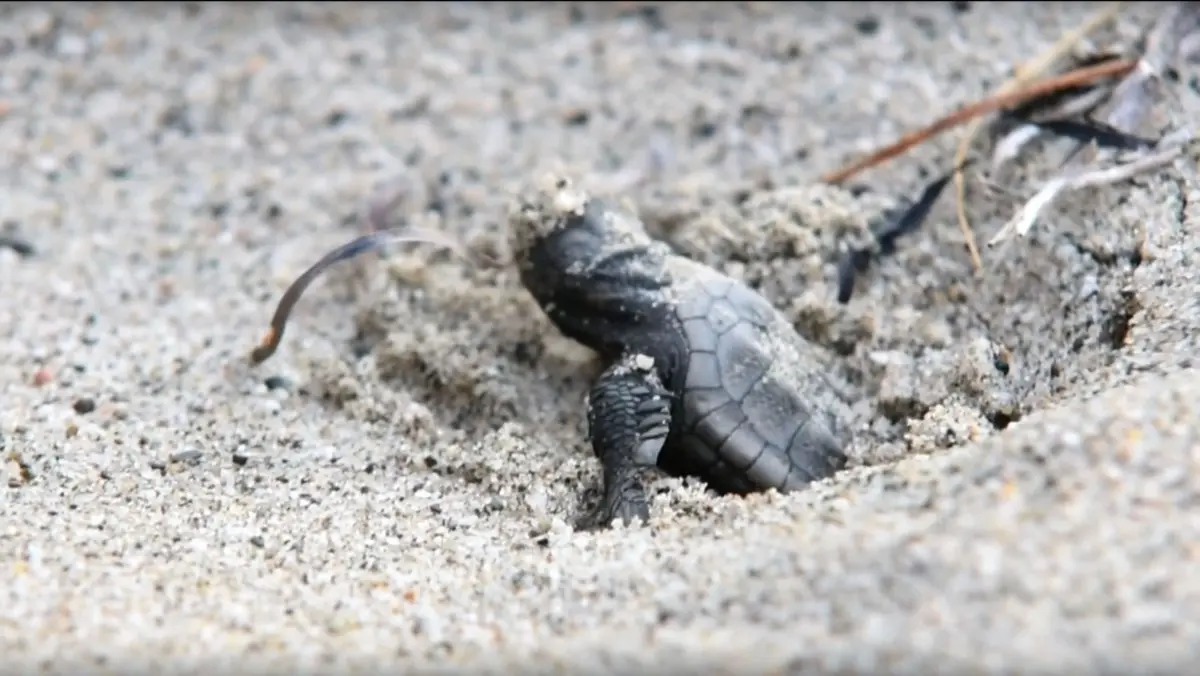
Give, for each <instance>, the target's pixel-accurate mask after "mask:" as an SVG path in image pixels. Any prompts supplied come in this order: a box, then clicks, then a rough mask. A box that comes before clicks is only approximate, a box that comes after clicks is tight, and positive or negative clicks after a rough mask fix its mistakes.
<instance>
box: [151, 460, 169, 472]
mask: <svg viewBox="0 0 1200 676" xmlns="http://www.w3.org/2000/svg"><path fill="white" fill-rule="evenodd" d="M150 469H153V470H157V471H159V472H165V471H167V463H165V462H163V461H162V460H151V461H150Z"/></svg>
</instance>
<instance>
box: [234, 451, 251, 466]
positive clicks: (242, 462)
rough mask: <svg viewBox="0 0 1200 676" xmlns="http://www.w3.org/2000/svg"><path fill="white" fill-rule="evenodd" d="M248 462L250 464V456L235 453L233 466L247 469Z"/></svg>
mask: <svg viewBox="0 0 1200 676" xmlns="http://www.w3.org/2000/svg"><path fill="white" fill-rule="evenodd" d="M248 462H250V456H248V455H246V454H245V453H238V452H237V451H234V452H233V464H235V465H237V466H238V467H245V466H246V463H248Z"/></svg>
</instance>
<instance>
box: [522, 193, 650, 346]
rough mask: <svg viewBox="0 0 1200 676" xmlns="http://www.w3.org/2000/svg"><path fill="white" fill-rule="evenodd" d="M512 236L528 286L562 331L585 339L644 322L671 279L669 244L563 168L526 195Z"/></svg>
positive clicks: (605, 336)
mask: <svg viewBox="0 0 1200 676" xmlns="http://www.w3.org/2000/svg"><path fill="white" fill-rule="evenodd" d="M508 238H509V249H510V251H511V253H512V257H513V260H514V262H515V263H516V265H517V268H518V270H519V271H520V275H521V283H522V284H523V285H524V286H525V288H526V289H527V290H528V291H529V292H530V294H532V295H533V297H534V298H535V299H536V300H537V301H538V303H539V304H540V305H541V306H542V308H543V309H544V310H545V311H546V313H547V314H548V315H549V316H550V318H551V319H552V320H553V321H554V322H555V323H556V324H557V325H558V326H559V328H560V329H562V330H563V331H564V332H566V333H567V334H568V335H572V337H575V338H576V339H578V340H580V341H582V342H584V343H585V344H592V345H594V344H596V343H597V342H598V341H600V340H601V339H604V340H608V339H611V338H612V337H615V336H616V335H618V333H620V331H619V330H618V327H617V326H616V325H617V324H619V325H628V324H629V323H636V322H638V321H640V317H641V316H642V315H643V314H645V312H644V311H645V310H646V309H647V308H648V307H649V305H651V304H653V300H654V299H652V296H653V295H654V294H656V293H657V292H658V290H659V289H660V288H661V287H662V286H663V285H664V284H665V283H666V281H665V280H666V277H665V271H664V264H665V256H664V253H663V248H662V247H663V245H661V244H658V243H656V242H654V240H652V239H651V238H650V236H649V235H648V234H647V233H646V230H645V227H644V226H643V225H642V223H641V221H639V220H638V219H637V218H636V217H635V216H633V215H632V214H630V213H627V212H625V211H624V210H621V209H617V208H615V207H613V206H612V205H611V204H609V203H608V202H606V201H604V200H601V199H598V198H595V197H592V196H591V195H589V194H587V192H586V191H584V190H583V189H581V188H580V187H578V186H577V185H576V184H575V182H574V181H572V180H571V179H570V178H568V177H567V176H565V175H563V174H562V173H557V172H554V173H547V174H544V175H543V176H542V177H541V178H540V180H539V181H538V182H537V183H536V185H534V186H533V187H532V188H531V189H530V190H528V191H527V192H525V193H524V194H522V195H521V196H520V198H519V199H518V200H517V203H516V205H515V207H514V209H513V210H512V212H511V215H510V217H509V222H508ZM608 324H613V326H607V325H608ZM601 325H606V326H603V327H602V326H601ZM584 334H591V336H590V337H588V336H587V335H584Z"/></svg>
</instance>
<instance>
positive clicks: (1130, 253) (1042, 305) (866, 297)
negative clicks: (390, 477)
mask: <svg viewBox="0 0 1200 676" xmlns="http://www.w3.org/2000/svg"><path fill="white" fill-rule="evenodd" d="M1117 199H1119V197H1117V196H1114V197H1112V200H1114V202H1113V203H1108V202H1106V198H1105V197H1104V196H1102V195H1101V196H1096V195H1094V194H1093V195H1087V196H1085V197H1081V198H1078V199H1075V200H1074V201H1071V200H1064V204H1063V206H1062V207H1060V210H1059V213H1060V214H1063V215H1062V216H1060V217H1059V218H1058V219H1057V221H1056V222H1054V221H1055V219H1049V220H1051V221H1052V224H1051V225H1049V226H1047V227H1044V228H1042V229H1041V230H1040V231H1038V232H1037V233H1035V234H1034V235H1032V236H1031V237H1030V238H1028V239H1027V240H1025V241H1023V242H1022V246H1021V247H1019V249H1017V250H1013V251H1009V252H1008V253H1006V254H1005V255H1004V256H1003V257H996V258H994V259H992V260H989V267H988V269H987V271H986V275H985V276H984V277H982V278H976V277H974V276H973V275H972V272H971V267H970V263H969V259H968V257H967V254H966V252H965V251H964V247H963V245H962V241H961V239H960V236H959V234H958V230H957V228H956V227H955V226H954V224H953V221H952V218H953V216H952V211H953V207H952V204H951V202H950V200H946V201H945V203H944V204H942V205H941V207H940V208H938V209H936V210H935V212H934V214H933V215H932V216H931V218H930V219H929V221H928V222H927V223H926V225H925V227H924V229H923V230H921V231H920V232H918V233H916V234H913V235H910V236H908V237H907V238H906V239H904V240H903V241H902V242H901V243H900V246H899V250H898V252H897V253H896V254H895V255H894V256H892V257H889V258H886V259H884V260H882V261H879V262H877V263H876V264H875V265H873V267H872V268H871V270H870V271H869V272H868V273H867V274H866V275H865V276H864V277H863V278H862V279H861V280H860V282H859V284H858V287H857V290H856V295H855V297H854V298H853V299H852V300H851V301H850V303H849V304H846V305H841V304H838V303H837V301H836V300H835V290H834V283H835V274H836V273H835V265H836V260H837V255H838V253H839V251H840V250H841V247H843V246H846V245H847V243H850V242H857V241H861V240H862V238H863V237H865V236H866V232H867V228H868V227H869V224H870V223H871V222H872V220H873V219H877V218H879V217H880V215H881V214H882V213H884V211H885V210H886V209H888V208H893V207H895V206H896V202H895V201H894V200H891V199H890V198H885V197H881V196H879V195H876V194H873V193H866V194H855V193H852V192H850V191H848V190H844V189H841V188H836V187H829V186H824V185H812V186H804V187H789V188H780V189H772V190H761V191H757V192H750V193H743V194H741V195H737V196H734V197H733V198H731V199H728V200H725V201H718V202H716V203H713V204H707V205H705V207H704V208H703V209H697V208H695V207H694V204H691V203H689V202H687V201H686V200H671V199H669V198H667V197H662V196H659V197H658V198H648V199H645V200H642V201H640V202H638V204H639V206H638V210H639V213H640V215H641V216H642V218H643V219H644V220H645V221H646V223H647V227H648V228H649V229H650V230H651V231H652V232H653V233H655V234H656V236H659V237H661V238H662V239H664V240H665V241H668V242H669V243H670V244H672V246H674V247H675V248H676V249H677V250H678V251H679V252H680V253H681V254H683V255H687V256H689V257H692V258H694V259H696V260H700V261H703V262H705V263H708V264H710V265H712V266H713V267H715V268H718V269H721V270H723V271H724V272H726V273H728V274H730V275H732V276H734V277H736V278H740V279H742V280H744V281H746V282H747V283H749V284H750V285H752V286H754V287H755V288H758V289H759V290H760V291H761V292H762V293H763V294H764V295H765V296H766V297H767V298H769V299H770V300H771V301H772V302H773V303H774V304H775V305H776V307H778V308H780V309H781V310H782V311H783V312H784V313H785V314H786V315H787V316H788V317H789V318H790V319H791V320H792V322H793V324H794V325H795V326H796V328H797V330H798V331H799V332H800V333H801V334H802V335H803V336H805V337H806V338H808V339H809V340H811V341H813V342H815V343H817V344H819V345H822V346H823V347H824V348H826V349H828V350H830V351H831V352H833V353H835V354H837V355H838V357H839V358H838V360H837V362H838V363H839V365H840V368H841V370H842V373H841V376H842V377H843V379H844V380H845V382H847V383H849V384H850V386H851V387H852V388H853V390H854V392H855V394H856V395H857V397H858V400H859V402H858V405H857V409H856V411H857V413H858V414H859V416H860V419H859V420H858V423H859V430H860V431H859V433H858V436H857V438H856V440H855V442H854V444H853V447H852V449H851V455H852V458H853V463H854V464H862V465H873V464H879V463H884V462H891V461H895V460H897V459H899V458H901V457H903V456H905V455H909V454H915V453H930V452H937V451H940V450H942V449H948V448H952V447H955V446H960V445H963V444H969V443H972V442H976V441H979V440H981V439H983V438H985V437H987V436H990V435H993V434H995V433H997V432H998V431H1000V430H1003V429H1005V427H1007V426H1008V425H1009V424H1011V423H1013V422H1015V421H1018V420H1020V419H1021V418H1022V417H1024V416H1027V415H1029V414H1030V413H1032V412H1034V411H1037V410H1039V409H1044V408H1046V407H1048V406H1051V405H1054V404H1057V403H1060V402H1062V401H1065V400H1068V399H1071V398H1074V397H1077V396H1086V395H1089V394H1092V393H1094V392H1095V391H1097V390H1098V389H1100V388H1101V387H1102V386H1103V385H1104V383H1105V381H1106V374H1108V373H1109V372H1110V371H1111V370H1112V369H1113V368H1118V367H1119V364H1118V362H1119V358H1118V356H1119V354H1120V351H1121V350H1122V348H1123V346H1124V345H1125V343H1126V336H1127V332H1128V330H1129V325H1130V322H1131V319H1132V318H1133V317H1134V315H1135V314H1136V313H1137V312H1138V310H1139V302H1138V298H1137V297H1136V294H1134V293H1133V292H1132V291H1131V288H1132V286H1131V283H1130V281H1131V278H1132V275H1133V273H1134V271H1135V270H1136V269H1137V267H1138V266H1139V265H1140V264H1141V262H1142V260H1141V256H1140V254H1139V253H1138V252H1139V251H1140V241H1141V240H1140V236H1141V234H1140V233H1139V232H1138V231H1137V229H1136V228H1118V227H1111V225H1110V224H1109V223H1108V222H1106V221H1105V218H1106V217H1107V216H1108V212H1111V208H1112V207H1113V204H1115V200H1117ZM1006 206H1010V205H998V206H997V207H996V209H997V211H996V213H997V217H996V218H993V219H992V221H994V222H1003V214H1002V213H1001V212H1002V211H1003V210H1004V208H1005V207H1006ZM986 216H987V215H986V214H984V215H982V216H977V219H978V220H979V221H980V222H985V221H986ZM428 260H429V257H428V255H427V254H426V253H423V252H403V253H401V252H397V253H394V254H392V255H391V256H390V257H388V261H387V264H386V265H385V266H384V267H385V268H386V269H387V270H389V272H390V275H391V276H390V279H389V284H388V285H387V287H386V290H385V291H384V292H383V293H381V294H380V293H376V294H373V299H372V300H370V301H369V302H365V301H364V302H363V304H362V309H361V310H360V312H359V316H358V336H357V339H358V341H359V342H358V343H357V344H358V345H359V346H360V347H361V343H362V342H363V340H364V338H365V337H373V338H372V339H371V340H369V341H367V342H368V343H369V345H370V347H369V349H361V350H360V352H359V353H358V355H357V357H358V358H359V359H360V362H359V364H360V365H359V366H358V367H356V368H357V372H356V375H355V376H354V378H353V380H354V381H355V382H358V383H361V385H347V382H348V380H347V378H345V377H343V376H344V374H342V376H338V377H336V378H333V377H332V376H331V378H332V379H333V380H334V381H336V382H337V383H339V385H337V387H333V388H327V394H328V391H329V390H331V391H335V392H341V393H342V394H341V395H336V394H335V396H334V397H333V398H334V399H336V400H338V401H342V402H343V403H344V402H345V400H347V399H349V400H353V401H355V402H356V403H355V404H354V405H355V406H360V407H361V406H368V407H375V408H377V409H379V410H377V411H376V413H377V415H379V416H390V417H391V418H392V419H393V422H392V425H393V427H394V434H395V435H397V437H398V438H402V439H403V440H404V441H405V443H406V444H407V446H404V447H406V448H410V449H412V450H411V453H410V455H411V456H412V457H411V458H409V460H410V462H411V463H412V464H414V465H416V466H420V465H424V467H427V468H430V469H433V470H434V471H436V472H438V473H441V474H444V475H453V476H456V477H458V478H465V479H468V480H470V481H472V482H474V483H479V482H490V481H492V480H496V481H499V480H500V479H501V478H502V477H501V476H499V475H504V474H511V473H519V474H521V475H523V476H526V477H528V476H536V475H537V474H538V473H539V472H542V473H544V474H543V476H550V475H552V474H553V473H555V472H557V473H559V474H558V475H555V476H558V479H562V478H563V477H562V476H560V475H561V474H562V473H563V472H566V473H567V474H569V475H570V476H569V477H568V478H567V479H566V480H567V481H568V482H569V483H571V484H575V483H578V484H579V485H583V486H589V485H592V484H595V483H596V482H597V481H598V471H599V470H598V464H597V463H595V462H594V461H593V458H592V456H591V452H590V450H589V447H588V446H587V443H586V439H585V436H584V429H585V428H584V422H583V400H584V395H585V393H586V391H587V389H588V387H589V385H590V383H591V381H592V379H593V378H594V377H595V376H596V375H597V374H598V373H599V371H600V369H601V364H600V363H599V362H598V360H597V359H596V358H595V356H594V355H592V353H591V352H590V351H588V350H587V349H585V348H583V347H581V346H578V345H576V344H575V343H573V342H571V341H569V340H568V339H566V338H564V337H563V336H561V335H560V334H559V333H558V332H557V331H556V330H555V329H554V327H553V326H552V325H551V324H550V323H549V321H548V320H546V319H545V318H544V317H543V316H542V314H541V312H540V310H539V309H538V308H537V306H536V305H535V304H534V302H533V300H532V299H531V298H530V297H529V296H528V294H527V293H526V292H525V291H524V290H523V289H522V288H521V287H520V286H519V283H518V281H517V278H516V275H515V273H514V272H513V271H511V270H499V271H481V270H473V269H469V268H467V267H465V266H462V265H461V264H459V263H457V262H455V261H453V260H450V259H443V260H441V261H440V262H436V263H430V262H426V261H428ZM531 317H532V319H530V318H531ZM362 364H366V365H365V366H363V365H362ZM346 387H351V388H352V389H353V388H356V387H362V388H365V389H364V390H363V392H367V391H370V392H379V391H385V392H389V393H390V394H389V395H387V397H385V398H382V399H381V398H380V395H377V394H376V395H371V394H367V395H363V396H360V395H355V396H350V397H346V396H343V395H344V394H345V388H346ZM338 388H341V389H340V390H339V389H338ZM360 394H361V393H360ZM413 411H416V412H417V413H416V414H414V413H413ZM396 420H400V421H402V422H403V424H400V423H397V422H396ZM509 437H516V438H519V439H520V440H522V443H519V444H514V443H512V442H511V440H507V441H506V439H508V438H509ZM398 443H399V442H398ZM452 444H453V445H457V446H458V447H463V446H465V447H467V448H469V449H471V450H469V451H468V452H466V453H461V452H458V454H457V455H455V454H453V453H451V452H450V450H449V447H450V446H451V445H452ZM504 449H508V450H504ZM404 452H405V451H403V450H399V451H398V453H401V454H403V453H404ZM496 454H502V455H504V456H505V458H504V459H502V461H501V460H495V458H494V457H493V456H495V455H496ZM439 458H442V459H439ZM492 475H496V476H492ZM558 479H556V480H558Z"/></svg>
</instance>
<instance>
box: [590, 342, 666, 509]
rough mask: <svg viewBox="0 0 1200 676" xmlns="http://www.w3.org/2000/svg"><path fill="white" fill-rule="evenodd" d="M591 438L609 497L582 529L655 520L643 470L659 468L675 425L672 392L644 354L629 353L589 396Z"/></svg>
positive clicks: (604, 376) (600, 379)
mask: <svg viewBox="0 0 1200 676" xmlns="http://www.w3.org/2000/svg"><path fill="white" fill-rule="evenodd" d="M587 421H588V436H589V438H590V439H591V442H592V450H593V451H595V453H596V457H597V458H599V459H600V464H601V466H602V467H603V469H604V496H603V497H602V498H601V499H600V504H599V505H597V507H596V509H595V510H594V511H593V512H591V513H590V514H588V515H587V516H585V517H584V518H583V519H582V520H580V522H579V524H578V525H577V527H578V528H580V529H581V530H590V529H595V528H603V527H607V526H608V525H610V524H611V523H612V522H613V521H615V520H617V519H620V520H622V521H624V522H625V523H630V522H632V521H633V520H634V519H635V518H637V519H641V520H642V522H643V523H645V522H646V521H648V520H649V518H650V510H649V504H648V498H647V497H646V489H645V487H644V486H642V482H641V479H640V477H639V474H640V472H641V470H643V469H645V468H648V467H654V466H655V464H656V463H657V461H658V454H659V452H661V451H662V447H663V444H664V443H665V442H666V440H667V434H668V433H669V432H670V427H671V394H670V392H669V391H667V389H666V388H665V387H663V384H662V381H661V380H659V377H658V374H657V373H656V371H655V369H654V360H653V359H652V358H650V357H648V356H646V355H643V354H630V355H626V356H625V357H623V358H622V359H620V360H618V361H617V362H616V363H614V364H612V365H611V366H609V367H608V368H607V369H605V371H604V373H603V374H601V376H600V378H599V379H598V380H597V381H596V384H595V385H593V386H592V390H591V392H590V393H589V395H588V410H587Z"/></svg>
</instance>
